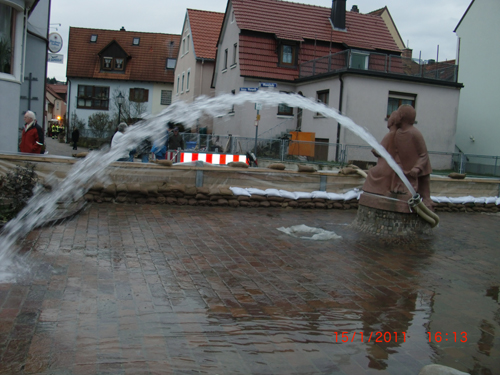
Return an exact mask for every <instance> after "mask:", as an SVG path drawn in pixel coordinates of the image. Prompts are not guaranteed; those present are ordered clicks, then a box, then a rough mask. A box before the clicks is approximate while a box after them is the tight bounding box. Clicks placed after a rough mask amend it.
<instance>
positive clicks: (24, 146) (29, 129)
mask: <svg viewBox="0 0 500 375" xmlns="http://www.w3.org/2000/svg"><path fill="white" fill-rule="evenodd" d="M24 123H25V125H24V128H23V132H22V135H21V143H20V144H19V151H21V152H26V153H30V154H42V153H43V151H42V146H43V142H44V135H43V130H42V128H41V127H40V125H38V123H37V122H36V116H35V114H34V113H33V112H32V111H26V113H25V114H24Z"/></svg>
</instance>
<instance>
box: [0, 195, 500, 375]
mask: <svg viewBox="0 0 500 375" xmlns="http://www.w3.org/2000/svg"><path fill="white" fill-rule="evenodd" d="M355 214H356V212H355V211H354V210H351V211H339V210H336V211H330V210H329V211H326V210H325V211H320V210H269V209H230V208H215V207H172V206H148V205H144V206H139V205H123V204H122V205H112V204H103V205H92V206H90V207H88V208H87V209H85V210H84V211H83V212H82V213H80V214H79V215H78V216H77V217H75V218H73V219H72V220H70V221H68V222H65V223H63V224H59V225H55V226H52V227H46V228H41V229H37V230H35V231H33V232H31V233H30V235H29V236H28V237H27V238H26V239H25V241H24V243H23V249H22V253H23V254H24V255H28V256H29V259H30V262H31V263H32V268H31V272H30V273H29V274H28V275H25V276H23V277H20V278H19V280H18V282H17V283H10V284H9V283H3V284H0V373H2V374H54V375H56V374H134V375H135V374H332V375H333V374H394V375H396V374H397V375H404V374H418V372H419V370H420V369H421V368H422V367H423V366H424V365H426V364H430V363H438V364H443V365H447V366H450V367H453V368H456V369H458V370H461V371H465V372H470V373H472V374H481V375H483V374H484V375H488V374H500V338H499V337H500V305H499V286H500V272H499V271H500V262H499V250H498V249H499V246H498V244H499V240H500V235H499V232H498V230H499V224H500V217H499V216H495V215H491V216H489V215H481V214H441V215H440V217H441V224H440V227H439V228H437V229H435V231H434V235H433V236H432V238H427V239H420V240H418V241H412V242H408V243H402V242H399V243H396V242H389V241H382V240H379V239H376V238H373V237H365V236H362V235H360V234H359V233H357V232H356V231H355V230H354V229H352V228H351V227H350V226H349V224H350V223H351V222H352V221H353V220H354V218H355ZM298 224H306V225H308V226H310V227H318V228H323V229H326V230H329V231H334V232H335V233H337V234H339V235H341V236H342V237H343V238H342V239H340V240H330V241H310V240H305V239H300V238H294V237H291V236H287V235H286V234H284V233H281V232H279V231H277V230H276V228H278V227H283V226H284V227H290V226H293V225H298ZM427 332H431V334H430V335H429V334H428V333H427ZM438 332H440V333H438ZM454 332H455V333H454Z"/></svg>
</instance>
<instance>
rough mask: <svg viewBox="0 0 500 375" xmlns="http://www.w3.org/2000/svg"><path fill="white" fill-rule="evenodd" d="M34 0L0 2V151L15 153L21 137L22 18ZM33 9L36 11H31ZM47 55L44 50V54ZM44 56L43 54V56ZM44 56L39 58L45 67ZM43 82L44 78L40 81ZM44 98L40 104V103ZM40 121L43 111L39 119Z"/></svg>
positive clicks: (22, 79)
mask: <svg viewBox="0 0 500 375" xmlns="http://www.w3.org/2000/svg"><path fill="white" fill-rule="evenodd" d="M34 3H35V1H34V0H26V1H23V0H16V1H6V0H0V40H1V41H2V48H1V51H2V53H1V54H0V97H1V98H2V99H1V100H0V113H1V114H2V115H1V116H0V133H1V134H2V137H0V151H7V152H17V151H18V138H19V136H20V127H21V126H22V124H21V122H20V119H21V118H22V115H23V114H24V113H23V110H22V107H21V102H20V97H21V85H22V83H23V81H24V73H25V63H26V60H25V53H26V48H27V47H26V45H25V44H24V43H25V40H26V39H25V36H26V31H25V30H24V29H23V25H24V15H25V13H26V15H27V14H28V13H29V11H30V8H31V7H32V6H33V5H34ZM34 9H36V8H34ZM45 51H46V50H45ZM45 54H46V52H45V53H44V56H45ZM44 56H38V58H40V59H41V60H42V62H41V64H44V60H43V59H44ZM41 79H44V76H42V77H41ZM43 97H44V95H42V96H41V98H40V101H41V102H42V103H43ZM42 105H43V104H42ZM42 117H43V107H42V111H41V112H40V118H42Z"/></svg>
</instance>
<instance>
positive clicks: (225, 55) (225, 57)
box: [223, 48, 227, 70]
mask: <svg viewBox="0 0 500 375" xmlns="http://www.w3.org/2000/svg"><path fill="white" fill-rule="evenodd" d="M226 69H227V48H226V50H225V51H224V69H223V70H226Z"/></svg>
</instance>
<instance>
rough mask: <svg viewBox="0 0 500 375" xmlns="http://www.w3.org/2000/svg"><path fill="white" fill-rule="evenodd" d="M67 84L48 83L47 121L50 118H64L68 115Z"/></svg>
mask: <svg viewBox="0 0 500 375" xmlns="http://www.w3.org/2000/svg"><path fill="white" fill-rule="evenodd" d="M67 87H68V86H66V85H50V84H47V85H46V91H45V117H46V118H45V123H46V124H47V123H48V121H49V120H52V119H58V120H62V119H64V118H65V117H66V102H65V100H64V99H63V98H66V89H67Z"/></svg>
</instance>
